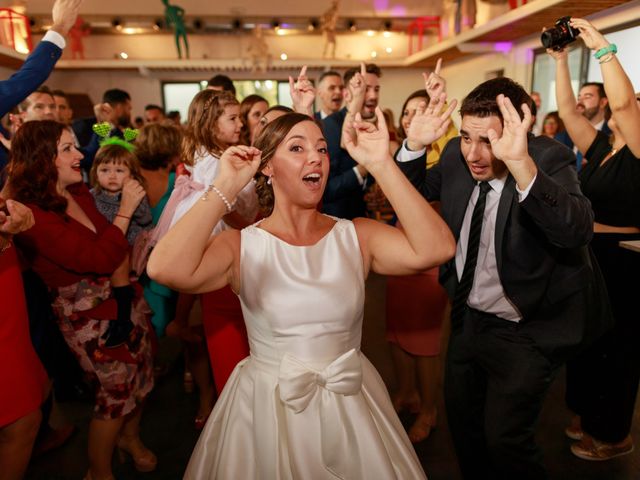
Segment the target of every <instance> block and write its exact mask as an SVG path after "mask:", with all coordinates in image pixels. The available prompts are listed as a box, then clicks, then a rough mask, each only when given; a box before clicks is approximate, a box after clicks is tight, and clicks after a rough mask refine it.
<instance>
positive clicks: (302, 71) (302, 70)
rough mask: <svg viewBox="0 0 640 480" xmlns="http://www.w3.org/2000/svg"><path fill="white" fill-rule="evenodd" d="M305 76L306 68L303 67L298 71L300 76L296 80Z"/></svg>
mask: <svg viewBox="0 0 640 480" xmlns="http://www.w3.org/2000/svg"><path fill="white" fill-rule="evenodd" d="M306 74H307V66H306V65H303V66H302V69H301V70H300V75H298V78H300V77H304V76H305V75H306Z"/></svg>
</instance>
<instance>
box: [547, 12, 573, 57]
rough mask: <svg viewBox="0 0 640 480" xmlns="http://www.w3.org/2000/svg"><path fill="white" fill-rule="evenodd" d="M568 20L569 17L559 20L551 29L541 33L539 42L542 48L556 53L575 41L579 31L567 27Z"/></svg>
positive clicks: (569, 26)
mask: <svg viewBox="0 0 640 480" xmlns="http://www.w3.org/2000/svg"><path fill="white" fill-rule="evenodd" d="M570 20H571V17H562V18H559V19H558V20H557V21H556V24H555V26H554V27H553V28H550V29H549V30H545V31H544V32H542V35H541V36H540V41H541V42H542V45H543V46H544V48H551V49H552V50H556V51H558V50H562V49H563V48H564V47H566V46H567V45H569V44H570V43H571V42H575V41H576V39H577V38H578V35H580V30H578V29H577V28H573V27H572V26H571V25H569V21H570Z"/></svg>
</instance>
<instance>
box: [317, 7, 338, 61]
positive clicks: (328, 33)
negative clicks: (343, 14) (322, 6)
mask: <svg viewBox="0 0 640 480" xmlns="http://www.w3.org/2000/svg"><path fill="white" fill-rule="evenodd" d="M339 6H340V0H331V6H330V7H329V9H328V10H327V11H326V12H324V13H323V14H322V17H321V18H320V25H321V28H322V36H323V38H324V48H323V49H322V58H327V54H328V56H329V58H336V25H337V23H338V7H339Z"/></svg>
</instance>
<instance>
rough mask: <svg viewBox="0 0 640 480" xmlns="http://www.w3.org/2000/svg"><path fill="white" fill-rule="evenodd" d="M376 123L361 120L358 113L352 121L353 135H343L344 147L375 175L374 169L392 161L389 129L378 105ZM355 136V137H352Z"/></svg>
mask: <svg viewBox="0 0 640 480" xmlns="http://www.w3.org/2000/svg"><path fill="white" fill-rule="evenodd" d="M376 117H377V119H378V121H377V127H376V125H374V124H372V123H370V122H365V121H363V120H362V116H361V115H360V113H357V114H356V119H355V121H354V122H353V135H348V136H346V137H345V139H344V141H345V147H346V148H347V151H348V152H349V155H351V158H353V159H354V160H355V161H356V162H358V164H360V165H362V166H363V167H364V168H366V169H367V171H369V172H371V173H372V174H373V175H374V176H375V170H376V169H377V168H379V167H382V166H384V165H385V164H386V163H387V162H393V159H392V158H391V156H390V155H389V131H388V130H387V124H386V122H385V121H384V115H383V114H382V110H380V107H376ZM354 137H355V138H354Z"/></svg>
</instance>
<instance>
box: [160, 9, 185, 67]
mask: <svg viewBox="0 0 640 480" xmlns="http://www.w3.org/2000/svg"><path fill="white" fill-rule="evenodd" d="M162 3H163V4H164V6H165V7H166V8H165V9H164V18H165V21H166V22H167V26H168V27H173V33H174V35H175V38H176V48H177V49H178V58H182V49H181V47H180V39H181V38H182V39H183V41H184V48H185V54H186V55H185V58H189V42H188V41H187V27H186V25H185V24H184V8H182V7H179V6H178V5H170V4H169V0H162Z"/></svg>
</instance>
